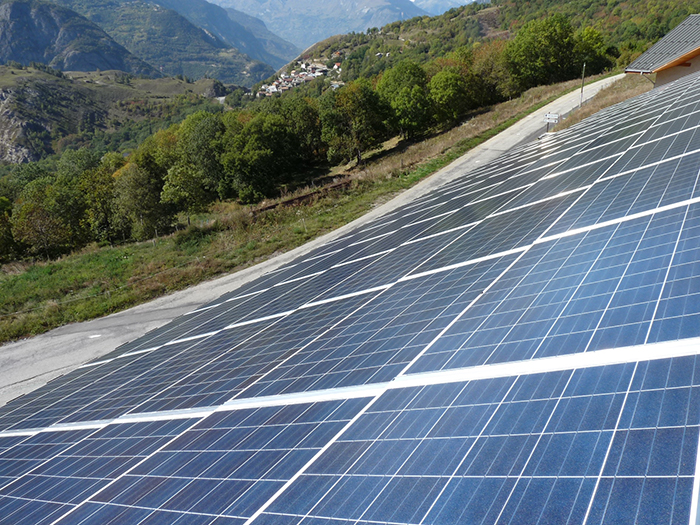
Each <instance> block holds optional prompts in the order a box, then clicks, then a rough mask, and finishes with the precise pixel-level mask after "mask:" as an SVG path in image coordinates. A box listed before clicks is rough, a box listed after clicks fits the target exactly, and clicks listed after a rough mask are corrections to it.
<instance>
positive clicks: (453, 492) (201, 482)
mask: <svg viewBox="0 0 700 525" xmlns="http://www.w3.org/2000/svg"><path fill="white" fill-rule="evenodd" d="M698 108H700V79H699V78H698V76H697V75H696V76H691V77H688V78H684V79H682V80H680V81H678V82H676V83H673V84H669V85H667V86H664V87H663V88H660V89H656V90H653V91H651V92H649V93H646V94H644V95H641V96H639V97H636V98H634V99H631V100H629V101H626V102H623V103H622V104H619V105H617V106H614V107H612V108H607V109H605V110H603V111H601V112H599V113H597V114H596V115H594V116H593V117H591V118H589V119H587V120H585V121H583V122H581V123H580V124H577V125H576V126H573V127H571V128H569V129H567V130H565V131H562V132H559V133H556V134H551V135H547V136H545V137H543V138H542V139H541V140H539V141H537V142H534V143H531V144H524V145H521V146H518V147H516V148H513V149H512V150H511V151H509V152H507V153H506V154H504V155H502V156H501V157H500V158H498V159H496V160H495V161H494V162H492V163H489V164H488V165H484V166H480V167H478V168H476V169H473V170H472V171H470V172H465V173H459V174H458V175H459V176H456V177H455V178H453V179H452V180H451V181H450V182H448V183H446V184H445V185H443V186H442V187H440V188H437V189H436V190H433V191H431V192H430V193H428V194H426V195H423V196H422V197H420V198H418V199H417V200H416V201H414V202H412V203H409V204H407V205H405V206H404V207H402V208H401V209H399V210H395V211H392V212H390V213H387V214H386V215H384V216H380V217H377V218H375V219H374V220H372V221H371V222H369V223H367V224H365V225H364V226H361V227H358V228H356V229H355V230H353V231H351V232H349V233H347V234H345V235H343V236H341V237H340V238H338V239H335V240H333V241H330V242H328V243H326V244H325V245H323V246H320V247H318V248H316V249H314V250H313V251H311V252H310V253H308V254H306V255H304V256H301V257H299V258H297V259H296V260H294V261H292V262H290V263H289V264H287V265H285V266H283V267H281V268H279V269H277V270H275V271H274V272H271V273H269V274H268V275H264V276H262V277H260V278H258V279H256V280H254V281H251V282H249V283H247V284H245V285H244V286H242V287H241V288H239V289H238V290H235V291H233V292H229V293H227V294H226V295H224V296H222V297H220V298H219V299H217V300H215V301H212V302H210V303H208V304H206V305H203V306H202V307H200V308H198V309H197V310H195V311H193V312H190V313H188V314H186V315H183V316H180V317H179V318H177V319H175V320H173V321H172V322H171V323H169V324H167V325H165V326H163V327H161V328H159V329H157V330H154V331H153V332H151V333H149V334H146V335H145V336H144V337H142V338H140V339H137V340H135V341H131V342H129V343H127V344H125V345H122V346H121V347H119V348H116V349H115V350H114V351H113V352H111V353H110V354H108V355H106V356H104V357H103V358H101V359H99V360H96V361H94V362H92V363H88V364H86V365H84V366H83V367H81V368H79V369H77V370H74V371H73V372H70V373H68V374H66V375H64V376H62V377H59V378H57V379H55V380H54V381H51V382H50V383H48V384H47V385H45V386H44V387H42V388H39V389H38V390H36V391H34V392H32V393H31V394H29V395H26V396H22V397H20V398H17V399H15V400H13V401H11V402H9V403H8V404H6V405H5V406H4V407H0V523H20V522H21V523H55V524H60V525H68V524H71V525H77V524H82V525H89V524H100V525H102V524H108V523H112V524H123V523H130V524H132V523H133V524H141V525H153V524H172V523H178V524H207V525H210V524H216V525H222V524H241V525H242V524H246V525H247V524H248V523H255V524H258V525H259V524H299V523H304V524H324V525H330V524H341V523H343V524H347V523H349V522H354V523H392V524H429V523H479V524H490V523H513V524H515V523H540V524H551V523H572V524H574V523H577V524H578V523H580V524H584V523H585V524H597V523H650V524H652V523H653V524H661V523H673V524H675V523H692V524H694V523H695V522H696V520H697V518H698V512H697V510H698V497H699V495H700V474H699V473H698V469H699V467H700V462H699V461H698V454H699V453H700V447H698V440H699V439H700V437H699V431H698V429H699V427H700V363H699V362H698V361H699V359H698V357H699V356H700V284H699V283H700V194H699V192H700V187H698V175H699V174H700V127H698V124H697V123H698V119H697V112H698ZM450 169H451V170H453V171H454V170H456V169H457V168H454V167H452V168H450Z"/></svg>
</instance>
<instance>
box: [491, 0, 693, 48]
mask: <svg viewBox="0 0 700 525" xmlns="http://www.w3.org/2000/svg"><path fill="white" fill-rule="evenodd" d="M492 2H493V4H495V5H497V6H498V7H499V18H500V22H501V27H502V28H503V29H510V30H515V29H517V28H519V27H522V26H523V25H524V24H525V23H527V22H528V21H530V20H537V19H542V18H544V17H546V16H549V15H551V14H554V13H562V14H563V15H565V16H566V17H567V18H569V19H570V20H571V24H572V25H573V26H574V27H581V26H592V27H595V28H596V29H598V30H600V31H601V32H602V33H603V34H604V35H605V36H606V38H607V39H608V41H609V42H610V43H611V44H614V45H617V46H618V47H619V48H620V51H622V52H623V54H624V53H625V52H630V51H635V50H637V51H638V50H639V49H640V48H641V47H646V46H647V45H648V44H649V43H653V42H654V41H656V40H658V39H659V38H661V37H662V36H664V35H665V34H666V33H668V32H669V31H670V30H671V29H673V28H674V27H676V26H677V25H678V24H680V23H681V22H682V21H683V20H685V18H686V17H687V16H688V15H690V14H693V13H700V0H568V1H562V0H529V1H528V2H522V1H520V0H492Z"/></svg>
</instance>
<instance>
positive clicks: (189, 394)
mask: <svg viewBox="0 0 700 525" xmlns="http://www.w3.org/2000/svg"><path fill="white" fill-rule="evenodd" d="M374 297H376V295H375V294H365V295H360V296H357V297H351V298H347V299H345V300H343V301H335V302H333V303H327V304H323V305H319V306H317V307H313V308H307V309H304V310H300V311H299V312H296V313H295V314H292V315H290V316H289V317H287V318H285V319H283V320H282V321H280V322H279V323H277V324H276V325H273V326H271V327H270V328H269V329H268V330H266V331H265V332H261V333H259V334H258V335H256V337H255V338H252V339H249V340H247V341H246V342H244V343H243V344H241V345H240V346H238V347H237V348H236V349H235V351H230V352H226V353H225V354H222V355H221V356H220V357H218V358H217V359H214V360H211V361H210V362H208V363H205V364H204V365H203V366H201V367H199V368H196V369H193V370H192V371H191V372H190V373H188V374H186V375H185V376H184V377H183V378H181V379H179V380H177V381H175V382H173V384H172V385H171V386H169V387H167V388H165V389H163V390H162V391H160V392H158V393H157V394H156V395H154V396H152V397H151V398H150V399H149V400H148V401H147V402H144V403H142V404H140V405H139V406H138V407H136V408H135V409H134V410H133V411H132V412H134V413H135V412H155V411H161V410H174V409H182V408H191V407H195V406H213V405H217V404H221V403H223V402H224V401H227V400H230V399H232V398H234V397H236V396H237V395H238V394H239V393H240V392H241V391H242V390H244V389H245V388H246V387H247V386H249V385H251V384H254V383H255V382H256V381H257V380H258V379H259V378H260V377H264V376H265V375H266V374H267V373H268V372H269V371H270V370H272V369H274V368H275V367H276V366H278V365H279V363H281V362H284V361H285V360H287V359H289V357H290V356H292V355H294V354H296V353H297V352H299V351H300V350H301V349H303V348H304V347H305V346H307V345H308V344H309V343H311V342H312V341H314V340H315V339H317V338H318V337H319V336H320V335H322V334H323V333H324V332H326V331H327V330H329V329H332V327H333V326H334V325H335V324H337V323H338V322H339V321H340V320H342V319H343V318H345V317H346V316H347V315H349V314H350V313H351V312H352V311H353V310H355V309H356V308H358V307H359V306H360V305H361V304H364V303H366V302H369V301H371V300H373V299H374Z"/></svg>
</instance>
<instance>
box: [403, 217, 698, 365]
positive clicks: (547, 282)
mask: <svg viewBox="0 0 700 525" xmlns="http://www.w3.org/2000/svg"><path fill="white" fill-rule="evenodd" d="M684 213H685V211H684V209H683V208H678V209H675V210H669V211H667V212H664V213H660V214H655V215H654V216H653V217H651V218H650V217H646V218H645V217H642V218H640V219H636V220H634V221H627V222H625V223H622V224H618V225H613V226H609V227H606V228H603V229H600V230H593V231H590V232H587V233H584V234H579V235H576V236H573V237H565V238H561V239H559V240H557V241H555V242H554V244H550V243H542V244H540V245H538V246H537V247H535V248H533V249H531V250H530V251H529V252H527V253H526V254H525V256H524V257H523V258H522V259H521V261H520V262H519V263H518V264H517V265H516V266H515V267H514V268H513V269H512V271H511V272H510V274H507V275H505V276H504V277H503V278H502V279H501V280H500V281H499V283H497V284H496V285H494V286H493V287H492V288H491V289H490V290H489V292H488V293H485V294H484V296H483V297H481V298H480V300H479V301H477V302H476V303H475V304H474V305H472V307H471V311H470V313H469V315H465V316H463V317H462V318H460V319H459V320H458V321H456V322H455V324H454V325H453V326H452V327H451V328H450V330H449V331H447V332H446V333H444V334H443V335H442V336H441V337H440V339H438V340H437V341H435V343H434V344H433V345H431V347H430V348H429V349H428V350H426V352H425V355H424V356H422V357H421V358H420V359H419V360H418V362H417V363H416V364H415V365H414V367H413V368H412V369H411V370H409V373H415V372H418V371H425V370H437V369H443V368H450V367H451V368H460V367H464V366H475V365H480V364H484V363H489V362H500V361H504V360H506V361H508V360H519V359H530V358H533V357H540V356H541V357H546V356H552V355H561V354H562V353H570V352H584V351H590V350H594V349H599V348H606V347H609V345H611V344H617V345H620V344H623V345H628V344H635V343H640V344H641V343H643V342H644V340H645V335H646V331H647V329H648V327H649V326H650V322H651V316H652V312H653V308H654V305H655V304H656V301H657V298H658V296H659V293H660V291H661V285H662V282H663V276H664V274H665V272H666V269H667V267H668V266H669V263H670V260H671V255H672V254H673V248H674V244H675V241H676V238H677V236H678V232H679V231H680V228H681V225H682V221H683V216H684ZM560 241H563V242H560ZM567 261H568V262H567Z"/></svg>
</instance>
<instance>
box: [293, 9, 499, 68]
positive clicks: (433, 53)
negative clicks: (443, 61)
mask: <svg viewBox="0 0 700 525" xmlns="http://www.w3.org/2000/svg"><path fill="white" fill-rule="evenodd" d="M498 23H499V20H498V16H497V10H496V9H495V8H485V7H484V6H483V5H479V4H470V5H466V6H464V7H459V8H455V9H451V10H450V11H448V12H447V13H444V14H442V15H440V16H434V17H419V18H413V19H410V20H404V21H399V22H392V23H390V24H387V25H385V26H383V27H382V28H381V30H376V29H375V30H372V31H369V32H366V33H356V34H350V35H338V36H334V37H331V38H328V39H326V40H323V41H321V42H319V43H317V44H316V45H314V46H312V47H311V48H309V49H307V50H306V51H305V52H304V58H307V59H316V60H321V61H324V62H325V61H331V62H339V61H340V62H342V69H343V74H342V76H343V80H353V79H355V78H359V77H370V76H373V75H376V74H378V73H380V72H381V71H384V70H386V69H389V68H390V67H392V66H393V65H395V64H396V63H398V62H399V61H401V60H404V59H407V58H410V59H411V60H413V61H414V62H417V63H425V62H428V61H430V60H433V59H435V58H438V57H442V56H444V55H446V54H447V53H449V52H450V51H454V50H455V49H457V48H459V47H462V46H466V45H469V44H473V43H475V42H478V41H479V40H480V39H482V38H484V37H490V36H504V35H505V34H506V33H503V32H498V33H496V32H494V27H495V26H498Z"/></svg>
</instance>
